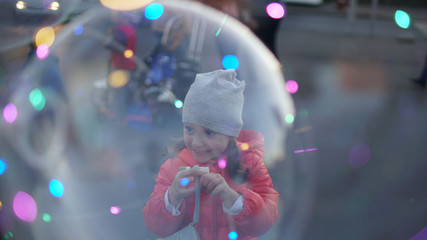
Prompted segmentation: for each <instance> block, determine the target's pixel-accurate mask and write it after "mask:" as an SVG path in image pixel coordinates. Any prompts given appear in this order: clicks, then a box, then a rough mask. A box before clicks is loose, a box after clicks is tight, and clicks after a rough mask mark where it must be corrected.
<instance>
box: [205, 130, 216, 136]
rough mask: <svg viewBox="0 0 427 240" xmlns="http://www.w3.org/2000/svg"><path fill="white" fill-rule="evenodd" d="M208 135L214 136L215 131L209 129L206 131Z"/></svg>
mask: <svg viewBox="0 0 427 240" xmlns="http://www.w3.org/2000/svg"><path fill="white" fill-rule="evenodd" d="M206 135H208V136H213V135H215V132H213V131H210V130H207V131H206Z"/></svg>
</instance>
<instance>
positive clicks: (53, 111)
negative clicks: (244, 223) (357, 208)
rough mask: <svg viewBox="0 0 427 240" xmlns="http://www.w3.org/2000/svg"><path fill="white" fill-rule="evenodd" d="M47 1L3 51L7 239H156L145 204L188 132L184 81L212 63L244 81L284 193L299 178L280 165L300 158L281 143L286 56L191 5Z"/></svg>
mask: <svg viewBox="0 0 427 240" xmlns="http://www.w3.org/2000/svg"><path fill="white" fill-rule="evenodd" d="M41 2H43V1H41ZM46 2H48V3H47V6H48V7H49V8H51V9H41V10H40V11H41V13H42V16H43V17H40V18H33V19H31V20H27V21H22V23H20V25H19V26H17V27H16V28H14V29H13V32H12V33H13V34H11V35H7V36H6V35H5V36H6V37H5V38H4V39H3V35H2V41H1V45H0V51H1V53H2V54H6V53H9V52H10V51H13V52H14V53H15V54H14V55H13V56H8V58H5V59H8V60H10V61H5V62H3V61H2V62H1V63H2V65H0V66H1V68H0V94H1V101H0V107H1V108H0V109H1V113H2V118H1V121H0V130H1V131H0V143H1V144H0V159H1V160H0V185H1V186H0V202H1V208H0V226H1V227H0V230H1V234H2V236H3V237H4V236H6V235H4V234H7V236H8V237H9V238H10V239H12V236H13V239H34V240H45V239H157V237H158V236H156V235H155V234H154V233H151V232H150V231H148V229H147V228H146V226H145V223H144V218H143V215H142V209H143V208H144V206H145V203H146V201H147V200H148V198H149V196H150V194H151V193H152V191H153V188H154V185H155V180H156V176H157V173H158V172H159V169H160V167H161V165H162V164H163V163H164V161H165V160H166V159H167V157H168V156H169V155H170V154H171V151H170V149H172V148H173V146H175V145H176V143H179V142H180V140H181V139H182V136H183V126H182V107H183V104H184V101H185V95H186V93H187V91H188V88H189V87H190V85H191V84H192V83H193V81H194V78H195V76H196V74H198V73H204V72H210V71H213V70H216V69H235V70H236V73H237V77H238V78H239V79H242V80H245V82H246V88H245V93H244V94H245V96H244V97H245V104H244V108H243V114H242V117H243V122H244V125H243V128H244V129H252V130H256V131H258V132H260V133H261V134H262V135H263V137H264V141H265V159H264V164H265V165H266V167H267V168H268V170H269V171H272V172H273V171H274V170H277V172H276V173H272V175H273V174H275V176H276V177H275V178H273V181H278V183H277V186H278V187H277V188H278V191H283V190H282V189H285V187H284V186H285V185H286V186H292V184H293V183H292V182H291V181H288V182H286V184H282V183H280V182H282V181H283V183H284V182H285V180H283V179H280V178H279V177H277V176H282V175H286V176H292V173H291V170H290V169H292V168H288V169H286V168H282V167H281V168H280V169H282V170H281V171H280V174H278V172H279V171H278V170H279V168H277V166H279V165H280V166H282V164H283V163H285V159H286V157H289V156H290V155H294V153H293V152H292V150H295V149H290V150H288V149H287V148H286V141H287V137H288V136H289V133H290V132H291V129H292V127H293V124H294V119H293V117H295V118H297V115H298V114H297V111H296V110H295V107H294V102H293V100H292V98H291V95H290V93H289V92H288V90H287V87H286V82H285V78H284V74H283V69H282V65H281V63H280V62H279V61H278V59H277V58H276V57H275V56H274V55H273V54H272V53H271V52H270V51H269V50H268V48H267V47H266V46H264V45H263V44H262V43H261V42H260V41H259V39H258V38H256V36H255V35H254V33H252V32H251V31H249V30H248V28H247V27H246V26H244V25H243V24H242V23H241V22H239V21H237V20H236V19H235V18H234V17H232V16H229V15H226V14H224V13H223V12H220V11H217V10H214V9H213V8H209V7H207V6H205V5H203V4H201V3H200V2H197V1H185V3H184V1H172V0H170V1H169V0H168V1H115V0H102V1H99V2H98V1H74V0H69V1H58V4H59V5H56V4H54V2H53V1H46ZM27 3H29V2H27V1H22V2H20V3H19V4H18V5H16V3H14V4H13V5H14V6H13V11H18V10H19V11H21V10H22V11H24V10H25V6H28V5H26V4H27ZM42 5H43V4H42ZM17 6H19V7H22V9H16V7H17ZM55 8H58V9H57V10H52V9H55ZM48 10H49V11H50V12H48V13H49V14H46V12H45V11H48ZM52 11H55V13H52ZM20 13H21V12H20ZM44 14H46V15H44ZM11 16H12V15H11ZM16 24H18V23H16ZM2 59H3V58H2ZM3 63H4V64H3ZM291 116H292V117H291ZM253 147H254V146H252V145H251V144H248V143H242V144H241V145H239V150H240V151H249V150H251V149H252V148H253ZM310 147H311V148H313V146H301V148H298V149H305V150H306V151H309V150H307V149H309V148H310ZM314 147H315V146H314ZM298 149H297V150H298ZM263 154H264V153H263ZM286 163H289V162H286ZM217 167H219V169H221V171H226V169H227V168H228V167H229V166H228V163H227V161H225V159H221V160H220V161H218V165H217ZM284 173H286V174H284ZM288 174H290V175H288ZM170 177H171V178H173V177H174V176H170ZM190 179H191V178H190ZM190 179H188V178H187V179H183V181H182V182H181V184H182V185H183V186H188V185H189V184H190V183H189V182H190ZM191 180H192V179H191ZM279 181H280V182H279ZM190 186H191V184H190ZM288 189H289V188H288ZM288 198H292V195H288ZM281 200H282V199H280V201H281ZM283 200H285V199H284V198H283ZM294 200H295V201H296V199H294ZM162 201H163V200H162ZM281 207H282V206H280V209H279V211H280V212H282V209H281ZM279 215H280V216H281V217H282V216H283V217H284V216H285V215H284V214H283V215H282V214H279ZM288 220H289V221H291V220H292V219H288ZM279 221H282V219H279ZM277 224H278V223H277ZM230 231H231V229H230ZM9 233H10V234H9ZM237 233H238V231H236V232H232V233H230V235H229V236H228V237H229V238H230V239H238V236H237ZM276 233H279V231H278V230H277V229H275V228H272V229H271V230H270V232H269V233H268V234H272V235H274V234H276ZM272 235H269V236H272ZM266 236H267V235H266ZM224 237H225V238H226V237H227V236H224Z"/></svg>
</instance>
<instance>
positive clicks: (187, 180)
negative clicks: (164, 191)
mask: <svg viewBox="0 0 427 240" xmlns="http://www.w3.org/2000/svg"><path fill="white" fill-rule="evenodd" d="M189 183H190V179H188V178H183V179H181V186H184V187H185V186H187V185H188V184H189Z"/></svg>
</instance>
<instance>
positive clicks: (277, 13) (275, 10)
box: [265, 2, 286, 19]
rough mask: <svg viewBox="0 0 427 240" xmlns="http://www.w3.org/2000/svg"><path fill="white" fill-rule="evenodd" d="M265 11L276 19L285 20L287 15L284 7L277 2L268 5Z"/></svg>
mask: <svg viewBox="0 0 427 240" xmlns="http://www.w3.org/2000/svg"><path fill="white" fill-rule="evenodd" d="M265 11H266V12H267V14H268V16H270V17H271V18H274V19H280V18H283V17H284V16H285V14H286V12H285V7H284V5H282V4H280V3H277V2H273V3H270V4H268V5H267V7H266V8H265Z"/></svg>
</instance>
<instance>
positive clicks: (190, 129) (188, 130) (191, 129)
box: [185, 126, 193, 133]
mask: <svg viewBox="0 0 427 240" xmlns="http://www.w3.org/2000/svg"><path fill="white" fill-rule="evenodd" d="M185 131H187V132H189V133H191V132H193V128H192V127H189V126H185Z"/></svg>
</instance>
